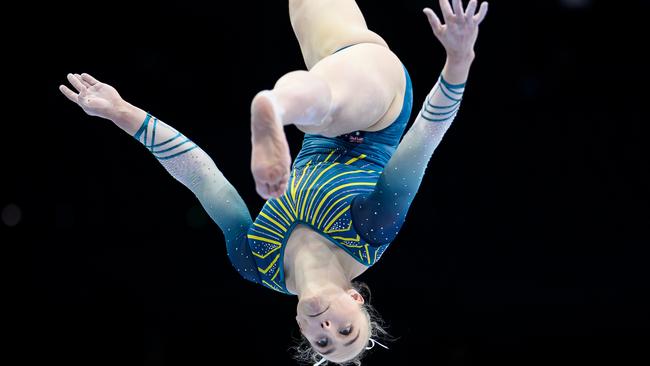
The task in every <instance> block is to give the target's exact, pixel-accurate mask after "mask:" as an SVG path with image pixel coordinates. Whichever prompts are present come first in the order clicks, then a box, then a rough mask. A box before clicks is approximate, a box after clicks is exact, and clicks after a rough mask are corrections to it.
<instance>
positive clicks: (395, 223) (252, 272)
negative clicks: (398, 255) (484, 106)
mask: <svg viewBox="0 0 650 366" xmlns="http://www.w3.org/2000/svg"><path fill="white" fill-rule="evenodd" d="M406 75H407V94H406V95H405V98H404V107H403V111H402V113H401V115H400V117H399V118H398V120H397V121H396V122H395V123H394V124H393V125H391V126H390V127H388V128H386V129H384V130H382V131H378V132H365V133H364V132H359V133H352V134H349V135H345V136H340V137H338V138H326V137H322V136H317V135H306V136H305V141H304V143H303V149H302V150H301V152H300V154H299V155H298V156H297V158H296V160H295V162H294V166H293V170H292V175H291V178H290V181H289V188H288V190H287V192H286V193H285V194H284V195H283V196H282V197H280V198H278V199H272V200H269V201H267V203H266V204H265V206H264V208H263V209H262V211H261V212H260V214H259V215H258V216H257V218H256V219H255V221H253V220H251V217H250V214H249V212H248V209H247V207H246V205H245V203H244V202H243V200H242V199H241V197H240V196H239V194H238V193H237V191H236V190H235V189H234V187H233V186H232V185H231V184H230V183H229V182H228V181H227V180H226V179H225V177H224V176H223V174H222V173H221V172H220V171H219V170H218V169H217V167H216V166H215V164H214V162H213V161H212V159H210V157H209V156H208V155H207V154H206V153H205V152H204V151H203V150H201V149H200V148H199V147H197V146H196V145H195V144H194V143H192V142H191V141H190V140H189V139H187V138H185V137H184V136H183V135H182V134H180V133H179V132H177V131H176V130H174V129H173V128H172V127H170V126H168V125H166V124H164V123H163V122H161V121H159V120H157V119H156V118H153V117H151V116H148V117H147V119H146V120H145V122H144V123H143V124H142V127H141V128H140V130H139V131H138V132H137V133H136V134H135V136H134V137H135V138H136V139H137V140H138V141H140V142H141V143H143V144H144V145H145V146H146V147H147V148H148V149H149V151H151V152H152V153H153V154H154V156H155V157H156V158H157V159H158V160H159V161H160V163H161V164H162V165H163V166H164V167H165V169H167V171H168V172H169V173H170V174H171V175H172V176H173V177H174V178H176V179H177V180H178V181H180V182H181V183H182V184H184V185H185V186H186V187H188V188H189V189H190V190H192V192H193V193H194V194H195V195H196V196H197V198H198V199H199V200H200V202H201V204H202V205H203V207H204V208H205V209H206V211H207V212H208V214H209V215H210V217H211V218H212V219H213V220H214V221H215V222H216V223H217V225H218V226H219V227H220V228H221V230H222V231H223V233H224V236H225V239H226V248H227V252H228V256H229V258H230V260H231V262H232V264H233V266H234V267H235V269H236V270H237V271H238V272H239V274H240V275H242V277H244V278H245V279H247V280H249V281H252V282H256V283H260V284H262V285H264V286H265V287H268V288H270V289H273V290H276V291H279V292H283V293H289V292H288V290H287V289H286V286H285V285H284V271H283V266H282V263H283V261H282V260H283V253H284V248H285V244H286V241H287V240H288V238H289V236H290V234H291V231H292V229H293V227H295V225H296V224H298V223H301V224H304V225H307V226H310V227H312V228H313V229H314V230H315V231H316V232H318V233H319V234H321V235H323V236H324V237H325V238H327V239H329V240H330V241H332V242H333V243H334V244H336V245H338V246H339V247H341V248H342V249H344V250H346V251H347V252H348V253H349V254H350V255H351V256H352V257H354V258H355V259H356V260H357V261H359V262H360V263H363V264H365V265H368V266H370V265H373V264H374V263H376V262H377V260H378V259H379V258H380V257H381V255H382V254H383V253H384V251H385V250H386V249H387V247H388V246H389V244H390V243H391V242H392V241H393V239H394V238H395V236H396V235H397V233H398V231H399V229H400V227H401V226H402V224H403V222H404V219H405V217H406V214H407V211H408V208H409V206H410V204H411V202H412V200H413V198H414V196H415V195H416V193H417V190H418V188H419V185H420V183H421V181H422V177H423V176H424V172H425V170H426V166H427V163H428V161H429V159H430V158H431V156H432V154H433V152H434V150H435V148H436V147H437V146H438V144H439V143H440V141H441V139H442V137H443V135H444V133H445V132H446V131H447V129H448V128H449V126H450V124H451V123H452V121H453V119H454V117H455V116H456V114H457V113H458V109H459V107H460V101H461V99H462V94H463V91H464V85H450V84H448V83H447V82H445V81H444V79H443V78H442V77H441V78H440V79H439V81H438V83H437V84H436V86H435V87H434V88H433V90H432V91H431V93H430V94H429V96H428V98H427V100H426V101H425V104H424V106H423V108H422V110H421V112H420V114H419V115H418V117H417V118H416V120H415V122H414V123H413V125H412V127H411V128H410V129H409V131H408V133H407V134H406V135H405V136H404V138H403V139H402V141H401V143H399V146H398V144H397V142H398V141H399V138H400V137H401V134H402V133H403V131H404V128H405V126H406V124H407V122H408V119H409V116H410V111H411V102H412V99H411V98H412V94H411V90H412V89H411V85H410V78H409V77H408V73H406Z"/></svg>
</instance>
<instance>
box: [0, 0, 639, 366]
mask: <svg viewBox="0 0 650 366" xmlns="http://www.w3.org/2000/svg"><path fill="white" fill-rule="evenodd" d="M358 4H359V6H360V7H361V9H362V11H363V12H364V14H365V16H366V20H367V22H368V25H369V27H370V28H371V29H372V30H374V31H376V32H377V33H379V34H380V35H382V36H383V37H384V38H385V39H386V40H387V42H388V43H389V44H390V46H391V48H392V49H393V50H394V51H395V52H396V53H397V54H398V55H399V56H400V58H401V59H402V61H403V63H404V64H405V65H406V67H407V68H408V69H409V71H410V73H411V76H412V78H413V82H414V88H415V104H414V105H415V106H414V114H415V113H417V111H418V110H419V108H420V106H421V104H422V102H423V101H424V98H425V96H426V94H427V93H428V91H429V90H430V88H431V87H432V85H433V84H434V83H435V81H436V78H437V77H438V75H439V72H440V70H441V68H442V66H443V64H444V60H445V56H444V53H443V49H442V47H441V46H440V45H439V43H438V41H437V40H436V39H435V38H434V36H433V34H432V32H431V30H430V28H429V25H428V23H427V21H426V17H425V16H424V15H423V14H422V12H421V10H422V8H424V7H425V6H431V7H433V8H434V10H436V11H438V10H439V7H438V2H437V1H434V0H427V1H424V0H409V1H370V0H359V1H358ZM27 6H31V5H25V4H23V7H25V8H23V9H21V10H20V11H17V12H13V11H7V12H6V13H5V17H7V18H12V17H16V16H17V17H18V21H19V22H18V24H19V25H17V26H15V27H14V26H12V28H10V29H6V31H5V32H4V33H5V36H6V41H5V52H6V53H5V56H4V58H6V59H7V61H9V62H10V64H11V65H12V66H11V67H8V72H7V74H8V75H7V77H8V79H9V80H11V81H13V83H10V84H8V85H7V90H5V91H6V92H10V94H11V95H12V97H10V98H9V102H8V104H5V108H4V109H5V110H6V111H9V112H8V118H9V120H5V122H4V123H3V125H5V126H7V127H8V128H7V129H5V133H6V135H5V138H4V139H3V140H5V144H3V147H2V149H3V150H5V149H6V151H5V152H4V153H3V159H2V165H3V168H4V169H2V171H3V173H2V177H3V179H2V186H3V188H2V191H1V195H0V210H1V219H2V221H1V222H0V235H1V236H0V241H1V242H2V244H3V247H4V248H5V249H6V250H7V251H8V252H9V253H10V254H8V255H6V256H4V258H5V261H6V262H7V263H6V265H4V266H3V267H4V268H7V269H8V274H7V276H6V279H7V286H6V292H5V293H6V295H5V296H6V297H5V299H6V303H8V304H12V305H15V311H14V309H12V311H11V312H10V313H7V314H6V315H7V320H8V322H11V323H15V324H16V325H17V326H16V327H15V331H13V330H11V332H10V334H11V338H12V341H11V343H9V344H7V347H8V348H9V349H10V350H12V349H13V350H16V351H20V353H19V355H20V358H19V360H20V362H21V363H23V362H24V363H25V364H27V363H29V364H33V363H34V362H42V361H55V360H56V361H61V362H65V363H66V364H68V365H115V364H122V365H124V364H129V365H131V364H133V365H215V364H223V363H226V362H230V363H235V364H237V365H242V366H244V365H264V364H265V365H292V364H295V362H294V361H292V359H291V357H290V354H289V352H288V351H287V350H288V348H289V347H290V346H291V345H292V341H291V339H292V337H294V338H295V337H298V335H299V333H298V329H297V326H296V325H295V320H294V316H295V315H294V314H295V303H296V300H295V298H292V297H288V296H283V295H280V294H276V293H274V292H272V291H270V290H266V289H264V288H261V287H259V286H255V285H253V284H251V283H248V282H246V281H244V280H242V279H241V278H239V277H238V275H237V274H236V272H235V271H234V270H233V269H232V267H231V265H230V263H229V261H228V259H227V257H226V253H225V248H224V240H223V236H222V234H221V232H220V230H219V229H218V227H217V226H216V225H215V224H214V223H212V222H211V221H210V219H209V217H208V216H207V214H206V213H205V212H204V211H203V210H202V208H201V206H200V205H199V202H198V201H197V200H196V199H195V198H194V196H193V195H192V193H191V192H190V191H188V190H186V189H185V188H184V187H183V186H182V185H181V184H180V183H178V182H176V181H175V180H173V179H172V178H171V177H170V176H169V175H168V174H167V172H166V171H165V170H164V169H163V168H162V167H161V166H160V165H159V164H158V163H157V162H156V160H155V159H154V158H153V157H152V156H151V155H150V154H149V153H148V152H147V151H146V149H144V148H143V147H142V146H141V145H140V144H138V143H137V142H136V141H135V140H134V139H132V138H131V137H129V136H127V135H126V134H124V133H123V132H122V131H121V130H119V129H118V128H117V127H115V126H114V125H112V123H111V122H109V121H106V120H100V119H97V118H93V117H88V116H86V115H85V114H84V113H83V112H82V111H81V109H79V108H78V107H77V106H75V105H74V104H72V103H71V102H69V101H68V100H67V99H66V98H65V97H63V95H61V94H60V93H59V91H58V85H59V84H61V83H64V82H66V79H65V76H66V74H67V73H69V72H76V73H82V72H88V73H90V74H92V75H94V76H95V77H97V78H98V79H99V80H101V81H103V82H106V83H109V84H111V85H113V86H114V87H116V88H117V89H118V91H119V92H120V94H121V95H122V96H123V97H124V99H126V100H127V101H129V102H131V103H132V104H135V105H137V106H140V107H141V108H143V109H145V110H147V111H150V112H151V113H152V114H154V115H156V116H157V117H159V118H160V119H161V120H163V121H165V122H167V123H169V124H170V125H172V126H174V127H175V128H177V129H178V130H179V131H181V132H183V133H184V134H185V135H186V136H187V137H189V138H190V139H192V140H193V141H194V142H196V143H197V144H198V145H199V146H201V147H202V148H203V149H204V150H205V151H206V152H208V153H209V154H210V155H211V156H212V158H213V159H214V161H215V162H216V164H217V165H218V167H219V168H220V169H221V170H222V171H223V172H224V174H225V175H226V176H227V177H228V178H229V180H230V181H231V182H232V183H233V184H234V186H235V187H237V189H238V190H239V192H240V194H241V195H242V196H243V197H244V199H245V200H246V202H247V204H248V205H249V208H250V211H251V213H252V214H253V215H256V213H257V212H258V210H259V209H260V208H261V207H262V205H263V203H264V202H263V200H262V199H261V198H260V197H259V196H257V194H256V193H255V190H254V183H253V179H252V176H251V174H250V171H249V161H250V130H249V120H250V115H249V114H250V112H249V110H250V101H251V100H252V97H253V96H254V95H255V94H256V93H257V92H258V91H260V90H262V89H268V88H271V87H272V85H273V83H274V82H275V80H277V79H278V78H279V77H280V76H282V75H283V74H284V73H286V72H288V71H291V70H296V69H304V65H303V62H302V57H301V54H300V49H299V47H298V43H297V41H296V39H295V36H294V35H293V32H292V29H291V25H290V23H289V15H288V6H287V2H286V1H284V0H283V1H251V2H244V1H239V2H235V1H232V2H210V3H207V2H203V1H193V0H186V1H182V2H165V3H164V4H163V3H153V2H152V3H144V2H137V3H136V2H130V3H128V2H103V3H96V2H65V3H56V4H50V5H42V6H35V5H34V6H33V8H29V9H28V8H26V7H27ZM649 8H650V6H649V4H648V2H647V1H625V2H613V1H595V0H545V1H500V0H493V1H491V2H490V12H489V14H488V17H487V19H486V21H485V22H484V23H483V25H482V28H481V34H480V36H479V41H478V46H477V59H476V62H475V64H474V67H473V70H472V74H471V76H470V79H469V81H468V88H467V91H466V95H465V100H464V104H463V107H462V109H461V112H460V114H459V115H458V117H457V119H456V121H455V122H454V125H453V126H452V128H451V129H450V131H449V132H448V134H447V135H446V137H445V139H444V141H443V143H442V144H441V145H440V147H439V148H438V150H437V151H436V153H435V155H434V157H433V158H432V160H431V162H430V164H429V169H428V171H427V175H426V178H425V180H424V183H423V185H422V188H421V190H420V192H419V193H418V197H417V199H416V200H415V202H414V204H413V206H412V208H411V210H410V212H409V216H408V218H407V221H406V224H405V226H404V227H403V229H402V231H401V233H400V235H399V236H398V238H397V240H396V241H395V242H394V243H393V244H392V246H391V247H390V249H389V251H388V253H387V255H385V256H384V257H383V258H382V260H381V261H380V262H379V263H378V264H377V265H376V266H375V267H373V268H372V269H371V270H369V271H368V272H366V273H365V274H364V275H363V276H362V277H361V278H360V279H361V280H362V281H364V282H366V283H368V284H369V285H370V287H371V289H372V291H373V292H372V299H371V303H373V304H374V305H375V307H376V308H377V309H378V311H379V312H380V313H381V314H382V315H383V316H384V318H385V320H386V321H387V323H388V324H389V326H390V328H389V331H390V333H391V334H392V335H393V336H395V337H397V338H398V340H397V341H395V342H393V343H391V344H390V345H389V346H390V347H391V349H390V350H389V351H386V350H383V349H381V348H377V349H375V350H373V351H371V352H370V353H369V356H368V357H367V358H366V359H365V363H364V364H367V365H394V364H397V363H400V364H408V365H416V364H417V365H454V366H455V365H459V366H460V365H485V364H494V363H498V364H512V365H514V364H517V365H520V364H526V365H537V364H540V365H541V364H544V365H546V364H549V363H552V364H572V365H581V364H587V363H592V362H596V361H598V362H603V361H605V362H610V363H616V364H620V363H623V362H625V363H632V362H634V363H635V364H641V363H643V362H644V361H645V362H646V363H647V362H648V361H649V360H650V357H649V356H648V354H647V352H645V351H646V350H647V344H648V343H647V340H648V339H647V334H648V325H649V322H648V320H649V319H648V318H649V313H648V306H649V305H650V304H649V300H650V299H649V295H648V291H649V289H650V285H649V280H650V276H649V275H650V270H649V266H648V261H649V259H650V256H649V254H650V249H649V245H650V235H649V234H648V229H649V220H648V208H649V207H650V200H649V198H648V196H649V195H648V192H649V187H650V174H649V162H650V159H649V158H648V157H649V156H650V154H648V150H649V148H648V143H647V140H648V134H647V132H648V129H647V127H646V125H647V123H648V117H647V115H646V114H647V113H646V109H647V97H648V92H647V88H646V85H647V84H648V81H650V79H649V78H648V74H647V73H645V70H644V69H646V68H647V67H648V59H647V58H646V56H645V53H647V51H648V41H647V36H648V31H647V22H648V14H649V10H650V9H649ZM7 24H8V23H7ZM3 27H8V26H7V25H5V26H3ZM14 63H15V65H14ZM287 134H288V137H289V140H290V145H291V149H292V154H293V155H294V156H295V154H296V153H297V152H298V150H299V148H300V143H301V139H302V136H301V133H300V132H299V131H298V130H296V129H295V128H293V127H291V128H288V129H287ZM425 232H427V233H428V235H426V236H425V235H424V233H425ZM431 233H433V234H431ZM14 252H15V253H16V254H13V253H14ZM423 253H426V256H424V255H423ZM227 359H228V360H230V361H226V360H227Z"/></svg>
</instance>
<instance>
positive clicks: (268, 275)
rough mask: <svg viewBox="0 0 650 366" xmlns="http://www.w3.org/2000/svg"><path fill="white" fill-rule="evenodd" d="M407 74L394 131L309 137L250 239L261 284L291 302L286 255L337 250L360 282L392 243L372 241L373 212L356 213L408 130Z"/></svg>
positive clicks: (251, 230) (409, 94) (409, 91)
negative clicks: (298, 249) (295, 250)
mask: <svg viewBox="0 0 650 366" xmlns="http://www.w3.org/2000/svg"><path fill="white" fill-rule="evenodd" d="M405 74H406V79H407V85H406V93H405V96H404V102H403V107H402V111H401V113H400V115H399V116H398V118H397V119H396V120H395V122H393V123H392V124H391V125H390V126H389V127H387V128H385V129H383V130H380V131H376V132H368V131H359V132H354V133H351V134H347V135H343V136H338V137H334V138H328V137H323V136H319V135H312V134H306V135H305V138H304V140H303V145H302V149H301V151H300V153H299V154H298V156H297V157H296V159H295V161H294V163H293V167H292V171H291V176H290V179H289V183H288V188H287V190H286V192H285V194H284V195H282V196H281V197H279V198H276V199H271V200H268V201H267V202H266V204H265V205H264V207H263V208H262V210H261V211H260V213H259V215H258V216H257V218H255V220H254V222H253V224H252V225H251V226H250V228H249V230H248V232H247V239H248V247H249V248H250V251H251V254H252V256H253V259H254V262H255V263H256V265H257V270H258V273H257V275H258V277H259V279H260V284H262V285H263V286H265V287H268V288H270V289H273V290H275V291H278V292H282V293H285V294H291V292H290V291H289V290H288V289H287V285H286V283H285V277H286V273H285V255H291V253H292V250H291V249H290V248H289V249H288V247H291V246H294V245H301V243H302V242H304V241H310V242H313V243H316V245H331V246H333V248H334V249H335V250H334V252H335V254H336V256H337V257H338V258H339V260H340V261H341V262H342V263H343V264H344V265H345V266H346V268H349V269H350V270H351V272H352V273H353V274H354V275H355V276H358V275H360V274H361V273H363V271H365V270H366V269H367V268H369V267H370V266H372V265H373V264H375V263H376V262H377V261H378V260H379V259H380V258H381V256H382V254H383V253H384V252H385V250H386V249H387V248H388V246H389V245H390V242H389V241H388V240H389V238H386V239H387V240H382V239H383V238H377V237H376V235H372V233H371V231H374V228H372V227H369V226H368V225H366V223H367V222H368V221H369V220H370V219H371V218H369V217H366V216H367V212H368V210H363V211H359V210H357V208H358V207H359V204H355V199H357V198H358V197H363V196H364V195H367V194H369V193H371V192H372V191H373V190H374V188H375V186H376V185H377V181H378V179H379V177H380V175H381V172H382V170H383V168H384V166H385V165H386V163H387V162H388V160H389V159H390V157H391V156H392V154H393V153H394V152H395V149H396V148H397V145H398V144H399V141H400V138H401V137H402V134H403V133H404V129H405V127H406V125H407V124H408V120H409V118H410V114H411V108H412V98H413V97H412V87H411V81H410V78H409V76H408V73H407V72H406V69H405ZM387 204H388V203H387ZM362 212H363V213H362ZM294 234H295V235H294Z"/></svg>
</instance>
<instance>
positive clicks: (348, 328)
mask: <svg viewBox="0 0 650 366" xmlns="http://www.w3.org/2000/svg"><path fill="white" fill-rule="evenodd" d="M339 333H341V334H343V335H344V336H348V335H350V334H351V333H352V326H351V325H350V326H349V327H347V328H345V329H342V330H340V331H339Z"/></svg>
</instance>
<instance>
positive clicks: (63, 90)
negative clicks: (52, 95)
mask: <svg viewBox="0 0 650 366" xmlns="http://www.w3.org/2000/svg"><path fill="white" fill-rule="evenodd" d="M59 90H60V91H61V93H63V95H65V96H66V97H67V98H68V99H70V100H71V101H73V102H75V103H79V100H78V95H77V93H75V92H73V91H72V90H70V88H68V87H67V86H65V85H60V86H59Z"/></svg>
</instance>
